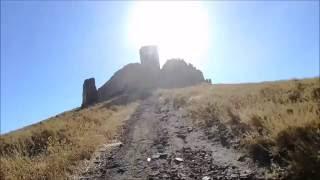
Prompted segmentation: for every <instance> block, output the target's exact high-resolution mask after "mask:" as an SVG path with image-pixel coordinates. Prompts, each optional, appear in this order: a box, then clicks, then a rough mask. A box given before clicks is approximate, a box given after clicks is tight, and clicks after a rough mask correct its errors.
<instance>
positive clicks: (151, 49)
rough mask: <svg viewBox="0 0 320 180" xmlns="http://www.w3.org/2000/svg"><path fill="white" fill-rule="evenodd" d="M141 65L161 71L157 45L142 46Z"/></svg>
mask: <svg viewBox="0 0 320 180" xmlns="http://www.w3.org/2000/svg"><path fill="white" fill-rule="evenodd" d="M140 61H141V65H142V66H144V67H147V68H148V69H150V70H153V71H154V72H159V71H160V62H159V54H158V48H157V46H142V47H141V48H140Z"/></svg>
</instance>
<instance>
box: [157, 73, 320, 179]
mask: <svg viewBox="0 0 320 180" xmlns="http://www.w3.org/2000/svg"><path fill="white" fill-rule="evenodd" d="M158 95H159V97H160V98H161V99H168V100H172V101H173V103H175V104H176V105H175V106H176V107H179V108H180V107H182V108H184V109H187V111H188V113H189V116H190V118H191V119H192V120H193V122H194V123H195V125H198V126H201V127H205V128H209V127H211V126H212V125H214V124H216V122H219V123H222V124H224V125H226V126H227V127H228V128H229V129H230V130H231V131H232V132H233V134H234V135H236V136H237V137H240V139H241V144H242V145H243V147H245V148H246V149H247V150H248V152H249V153H250V154H251V156H252V157H253V159H255V160H256V161H257V162H259V163H261V164H262V165H267V166H270V165H271V164H272V163H278V164H279V165H280V166H286V167H289V168H288V169H290V170H292V171H291V173H292V174H293V175H292V177H299V178H305V179H310V178H311V179H312V178H320V174H319V172H318V171H317V170H318V169H320V144H319V142H320V120H319V119H320V79H319V78H310V79H303V80H288V81H276V82H264V83H251V84H216V85H209V84H202V85H198V86H193V87H188V88H180V89H173V90H160V91H159V92H158Z"/></svg>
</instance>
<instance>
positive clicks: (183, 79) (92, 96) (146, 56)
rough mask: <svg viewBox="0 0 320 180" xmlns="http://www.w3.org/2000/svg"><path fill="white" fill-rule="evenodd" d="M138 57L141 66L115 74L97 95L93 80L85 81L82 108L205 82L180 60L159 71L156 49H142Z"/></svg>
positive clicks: (151, 47)
mask: <svg viewBox="0 0 320 180" xmlns="http://www.w3.org/2000/svg"><path fill="white" fill-rule="evenodd" d="M139 54H140V63H132V64H128V65H126V66H124V67H123V68H121V69H120V70H118V71H117V72H116V73H115V74H114V75H113V76H112V77H111V78H110V80H109V81H107V82H106V83H105V84H104V85H102V86H101V87H100V88H99V89H98V91H96V89H95V85H94V79H93V82H92V80H91V79H88V80H86V81H85V82H84V85H83V103H82V104H83V105H82V106H86V105H89V104H92V103H93V102H96V101H105V100H109V99H111V98H113V97H116V96H119V95H130V96H134V95H137V94H140V95H143V96H144V95H145V94H146V93H149V92H151V91H152V90H154V89H156V88H178V87H186V86H191V85H195V84H199V83H202V82H208V81H206V80H205V79H204V77H203V74H202V72H201V71H200V70H198V69H196V68H195V67H194V66H193V65H191V64H187V63H186V62H185V61H184V60H181V59H171V60H168V61H167V62H166V63H165V64H164V65H163V67H162V69H160V62H159V55H158V50H157V47H156V46H143V47H141V49H140V51H139ZM89 80H90V81H89ZM87 81H88V82H87ZM92 84H93V85H92ZM93 87H94V88H93Z"/></svg>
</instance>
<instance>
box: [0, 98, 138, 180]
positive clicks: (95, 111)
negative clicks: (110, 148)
mask: <svg viewBox="0 0 320 180" xmlns="http://www.w3.org/2000/svg"><path fill="white" fill-rule="evenodd" d="M136 107H137V103H132V104H128V105H126V106H111V107H107V106H105V104H104V103H101V104H97V105H95V106H92V107H90V108H87V109H83V110H74V111H70V112H65V113H63V114H61V115H58V116H56V117H53V118H50V119H48V120H45V121H42V122H40V123H38V124H35V125H32V126H29V127H26V128H23V129H21V130H18V131H15V132H12V133H9V134H6V135H3V136H1V142H0V155H1V174H0V179H66V178H67V176H68V175H70V174H77V173H78V171H81V167H83V165H84V163H85V160H86V159H90V157H91V155H92V154H93V152H94V151H95V150H96V149H97V147H98V146H99V145H102V144H103V143H108V142H109V141H111V140H112V139H114V138H116V136H117V134H118V133H119V132H120V131H119V129H120V127H121V125H122V123H123V122H124V120H126V119H127V118H128V117H130V115H131V114H132V113H133V112H134V110H135V108H136Z"/></svg>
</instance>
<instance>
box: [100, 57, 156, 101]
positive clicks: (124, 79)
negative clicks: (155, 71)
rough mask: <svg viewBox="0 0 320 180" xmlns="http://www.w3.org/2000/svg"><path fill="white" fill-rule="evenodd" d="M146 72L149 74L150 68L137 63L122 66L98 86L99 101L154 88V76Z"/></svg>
mask: <svg viewBox="0 0 320 180" xmlns="http://www.w3.org/2000/svg"><path fill="white" fill-rule="evenodd" d="M148 74H150V69H148V68H145V67H143V66H141V64H139V63H132V64H128V65H126V66H124V67H123V68H122V69H120V70H119V71H117V72H116V73H115V74H114V75H113V76H112V77H111V79H110V80H109V81H108V82H106V83H105V84H104V85H103V86H102V87H101V88H99V90H98V94H99V101H105V100H108V99H110V98H112V97H115V96H118V95H123V94H133V93H143V92H147V91H149V90H151V89H153V88H155V87H156V84H155V81H154V77H152V76H149V75H148Z"/></svg>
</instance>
